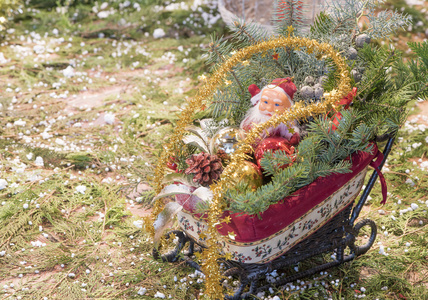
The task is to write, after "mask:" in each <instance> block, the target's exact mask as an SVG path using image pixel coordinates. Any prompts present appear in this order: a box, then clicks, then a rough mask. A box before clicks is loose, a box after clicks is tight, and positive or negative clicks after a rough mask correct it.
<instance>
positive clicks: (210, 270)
mask: <svg viewBox="0 0 428 300" xmlns="http://www.w3.org/2000/svg"><path fill="white" fill-rule="evenodd" d="M276 48H287V49H294V50H302V48H305V49H304V50H305V51H306V52H307V53H312V52H314V51H316V50H317V51H319V52H321V53H323V54H324V55H326V56H327V57H329V58H330V59H331V60H332V61H333V62H334V63H335V65H336V66H337V68H338V71H339V73H340V81H339V84H338V87H337V90H332V91H331V92H329V93H324V95H323V100H322V101H321V102H318V103H313V104H310V105H307V106H305V105H304V104H303V103H302V102H298V103H296V104H295V105H294V106H293V107H292V108H291V109H290V110H287V111H284V112H283V113H282V114H280V115H275V116H274V117H272V118H271V119H270V120H269V121H267V122H265V123H263V124H259V125H257V126H254V127H253V128H252V129H251V130H250V131H249V132H248V133H247V135H246V137H245V139H244V140H243V141H241V142H240V144H239V145H238V147H237V149H236V151H235V152H234V153H233V155H232V157H231V162H230V164H229V165H228V166H227V167H226V168H225V170H224V171H223V173H222V175H221V179H220V180H219V181H218V182H216V183H214V184H212V185H211V186H210V188H211V190H212V192H213V196H214V197H213V200H212V202H211V204H210V210H209V213H208V219H207V223H208V232H207V236H209V237H210V238H209V239H208V240H207V244H208V248H207V249H206V250H205V251H204V252H203V254H202V260H203V271H204V273H205V275H206V281H205V295H207V296H208V297H209V298H211V299H221V298H223V291H222V288H221V286H220V279H221V273H220V268H219V265H218V260H219V259H220V258H221V257H222V256H221V255H220V253H219V252H218V249H217V247H216V246H217V244H218V242H219V240H220V236H219V233H218V232H217V229H216V226H217V225H218V224H219V223H221V220H220V217H221V214H222V212H223V208H224V204H223V203H222V199H223V193H224V191H225V190H226V189H227V188H228V185H229V184H231V182H232V180H230V177H231V176H232V174H233V173H234V172H235V170H236V169H237V167H238V166H239V165H240V163H241V162H242V161H243V160H245V158H246V153H248V152H249V151H251V146H250V145H251V144H253V143H254V142H255V140H256V139H257V138H258V137H259V136H260V134H261V133H262V132H263V131H264V130H265V129H267V128H269V127H276V126H278V125H279V124H280V123H285V124H286V123H288V122H290V121H292V120H294V119H307V118H308V117H310V116H313V115H317V114H321V113H325V112H327V111H328V110H329V109H331V108H335V107H336V106H337V105H338V103H339V101H340V99H341V98H342V97H343V96H344V95H346V94H347V93H348V91H349V90H350V88H351V87H350V77H349V72H348V70H347V65H346V63H345V61H344V60H343V58H342V57H341V56H340V54H339V53H338V52H337V51H335V50H334V48H333V47H332V46H331V45H329V44H326V43H319V42H318V41H315V40H311V39H308V38H303V37H295V36H288V37H279V38H275V39H272V40H268V41H263V42H260V43H257V44H255V45H252V46H249V47H246V48H243V49H241V50H239V51H238V52H237V53H235V54H234V55H232V56H231V57H230V58H229V59H228V60H226V61H225V62H224V63H223V64H222V65H221V66H220V67H219V68H218V69H217V70H216V71H215V73H214V74H213V75H212V76H211V77H210V78H209V79H208V80H207V81H206V83H205V84H204V85H203V86H202V87H201V88H200V89H199V90H198V93H197V94H196V96H195V97H194V98H192V99H190V100H188V102H187V106H186V107H185V109H184V110H183V112H182V114H181V115H180V118H179V120H178V122H177V125H176V127H175V130H174V132H173V135H172V136H171V138H170V141H169V143H168V144H167V145H165V147H164V148H165V149H164V151H163V152H162V154H161V156H160V158H159V161H158V164H157V167H156V170H155V174H154V178H153V180H154V184H155V191H156V193H159V192H160V191H161V189H162V179H163V177H164V175H165V166H166V164H167V162H168V160H169V157H170V156H171V155H173V153H174V149H175V147H176V145H178V144H179V142H180V140H181V139H182V138H183V136H184V134H185V132H186V130H185V127H186V126H187V125H188V124H190V123H191V122H192V120H193V115H194V114H195V113H196V112H197V111H200V110H202V109H203V108H204V107H205V106H206V105H207V101H208V99H210V98H211V97H212V96H213V94H214V92H215V91H216V89H217V88H218V87H219V86H220V85H221V84H222V82H224V80H225V78H226V76H227V73H228V72H230V71H231V70H232V69H233V67H235V66H236V65H238V64H239V63H240V62H243V61H245V60H248V59H249V58H251V57H252V56H253V55H255V54H257V53H265V52H267V51H268V50H271V49H276ZM162 209H163V205H162V201H161V200H158V201H156V203H155V205H154V208H153V213H152V217H151V221H153V220H154V219H155V218H156V216H157V215H158V214H159V213H160V212H161V211H162ZM151 231H152V233H154V230H153V229H152V230H151Z"/></svg>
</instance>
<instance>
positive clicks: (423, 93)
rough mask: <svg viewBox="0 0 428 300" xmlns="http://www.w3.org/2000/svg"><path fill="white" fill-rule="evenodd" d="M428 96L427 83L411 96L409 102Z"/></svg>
mask: <svg viewBox="0 0 428 300" xmlns="http://www.w3.org/2000/svg"><path fill="white" fill-rule="evenodd" d="M427 95H428V82H427V83H425V85H424V86H423V87H422V88H421V89H419V90H418V91H417V92H415V93H414V94H413V96H412V97H411V100H414V99H417V98H419V96H427Z"/></svg>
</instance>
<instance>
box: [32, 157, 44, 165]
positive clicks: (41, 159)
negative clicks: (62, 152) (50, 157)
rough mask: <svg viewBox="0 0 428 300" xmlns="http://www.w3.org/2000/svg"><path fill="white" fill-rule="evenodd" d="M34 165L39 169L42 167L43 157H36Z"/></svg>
mask: <svg viewBox="0 0 428 300" xmlns="http://www.w3.org/2000/svg"><path fill="white" fill-rule="evenodd" d="M34 163H35V164H36V165H38V166H39V167H43V166H44V165H45V163H44V162H43V157H41V156H37V157H36V160H35V161H34Z"/></svg>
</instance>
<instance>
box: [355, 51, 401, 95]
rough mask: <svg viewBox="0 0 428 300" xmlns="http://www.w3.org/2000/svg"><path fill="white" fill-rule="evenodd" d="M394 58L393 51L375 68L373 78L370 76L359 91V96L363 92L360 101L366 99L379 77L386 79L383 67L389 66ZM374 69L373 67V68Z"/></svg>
mask: <svg viewBox="0 0 428 300" xmlns="http://www.w3.org/2000/svg"><path fill="white" fill-rule="evenodd" d="M394 56H395V50H392V51H391V52H390V53H389V55H388V57H387V58H386V59H385V60H383V62H382V64H381V65H380V67H377V69H376V71H375V74H376V75H375V76H370V79H369V80H370V81H369V82H368V83H367V85H366V86H364V87H363V88H362V89H361V90H360V91H359V94H360V95H361V94H363V93H364V92H365V95H364V96H363V97H362V98H360V100H361V101H363V102H364V101H366V100H367V97H368V96H369V95H370V93H371V92H372V89H373V87H374V86H375V85H376V83H378V80H379V78H381V77H386V76H385V67H386V66H387V65H390V64H391V63H392V59H394ZM373 67H375V66H373Z"/></svg>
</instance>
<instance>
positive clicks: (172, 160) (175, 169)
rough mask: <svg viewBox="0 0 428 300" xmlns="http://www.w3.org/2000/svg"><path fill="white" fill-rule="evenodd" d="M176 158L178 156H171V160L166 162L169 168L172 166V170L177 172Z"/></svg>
mask: <svg viewBox="0 0 428 300" xmlns="http://www.w3.org/2000/svg"><path fill="white" fill-rule="evenodd" d="M175 160H176V158H175V157H173V156H171V157H170V158H169V161H168V162H167V163H166V166H167V167H168V168H170V169H171V170H173V171H175V172H177V167H178V166H177V164H176V163H175Z"/></svg>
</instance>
